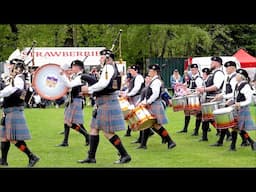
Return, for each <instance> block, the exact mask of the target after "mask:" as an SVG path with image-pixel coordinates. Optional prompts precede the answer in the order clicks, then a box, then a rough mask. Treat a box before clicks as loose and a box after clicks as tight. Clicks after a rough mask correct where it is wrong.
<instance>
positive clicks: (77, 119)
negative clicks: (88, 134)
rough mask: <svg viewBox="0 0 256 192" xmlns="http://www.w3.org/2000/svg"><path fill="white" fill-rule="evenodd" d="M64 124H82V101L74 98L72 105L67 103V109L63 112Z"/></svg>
mask: <svg viewBox="0 0 256 192" xmlns="http://www.w3.org/2000/svg"><path fill="white" fill-rule="evenodd" d="M64 123H66V124H72V123H76V124H83V123H84V112H83V99H82V98H74V99H73V102H72V103H69V105H68V107H66V108H65V111H64Z"/></svg>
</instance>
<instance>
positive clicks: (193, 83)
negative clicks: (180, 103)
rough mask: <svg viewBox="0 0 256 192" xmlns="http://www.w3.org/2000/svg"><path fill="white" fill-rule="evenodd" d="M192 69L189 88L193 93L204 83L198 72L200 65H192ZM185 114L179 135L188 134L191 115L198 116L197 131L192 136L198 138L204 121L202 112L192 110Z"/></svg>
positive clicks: (186, 111)
mask: <svg viewBox="0 0 256 192" xmlns="http://www.w3.org/2000/svg"><path fill="white" fill-rule="evenodd" d="M190 69H191V79H190V81H189V85H188V88H189V89H190V90H191V91H193V90H195V89H196V88H197V87H202V86H203V84H204V81H203V79H202V77H201V76H200V74H199V71H198V65H197V64H191V65H190ZM184 114H185V121H184V122H185V124H184V127H183V129H182V130H181V131H178V133H186V132H187V131H188V125H189V122H190V116H191V115H195V116H196V122H195V129H194V133H193V134H192V136H196V135H198V130H199V127H200V124H201V121H202V112H201V111H196V112H194V111H193V112H192V111H190V110H184Z"/></svg>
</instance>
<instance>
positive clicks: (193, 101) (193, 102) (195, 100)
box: [185, 94, 201, 111]
mask: <svg viewBox="0 0 256 192" xmlns="http://www.w3.org/2000/svg"><path fill="white" fill-rule="evenodd" d="M186 98H187V103H186V106H185V110H187V111H200V110H201V105H200V98H199V95H198V94H190V95H186Z"/></svg>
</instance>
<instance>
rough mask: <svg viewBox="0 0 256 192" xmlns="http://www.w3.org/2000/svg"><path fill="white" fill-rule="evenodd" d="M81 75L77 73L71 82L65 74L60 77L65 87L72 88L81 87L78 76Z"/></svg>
mask: <svg viewBox="0 0 256 192" xmlns="http://www.w3.org/2000/svg"><path fill="white" fill-rule="evenodd" d="M81 73H82V72H78V73H77V74H74V75H75V77H74V79H72V80H70V79H69V78H68V77H67V76H66V75H65V74H63V75H61V76H60V77H61V79H62V80H63V83H64V85H65V86H66V87H68V88H72V87H76V86H78V85H82V81H81V76H80V74H81Z"/></svg>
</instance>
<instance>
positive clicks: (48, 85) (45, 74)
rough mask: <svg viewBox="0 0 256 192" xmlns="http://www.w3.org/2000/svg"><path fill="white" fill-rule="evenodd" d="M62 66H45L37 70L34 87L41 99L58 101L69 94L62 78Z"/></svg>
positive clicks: (33, 81)
mask: <svg viewBox="0 0 256 192" xmlns="http://www.w3.org/2000/svg"><path fill="white" fill-rule="evenodd" d="M61 70H62V69H61V68H60V65H58V64H51V63H49V64H45V65H42V66H41V67H39V68H37V70H36V71H35V74H34V77H33V79H32V86H33V88H34V89H35V91H36V92H37V94H38V95H40V96H41V97H43V98H45V99H48V100H56V99H59V98H61V97H63V96H64V95H65V94H67V92H68V88H67V87H66V86H65V85H64V83H63V81H62V80H61V77H60V72H61Z"/></svg>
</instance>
